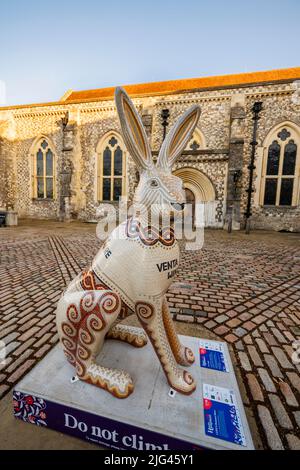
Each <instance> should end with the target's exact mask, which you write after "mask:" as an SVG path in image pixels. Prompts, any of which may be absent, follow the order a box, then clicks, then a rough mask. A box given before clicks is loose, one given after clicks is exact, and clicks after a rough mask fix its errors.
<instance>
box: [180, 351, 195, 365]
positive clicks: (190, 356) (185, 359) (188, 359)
mask: <svg viewBox="0 0 300 470" xmlns="http://www.w3.org/2000/svg"><path fill="white" fill-rule="evenodd" d="M176 361H177V363H178V364H179V365H181V366H186V367H188V366H191V365H192V364H194V362H195V356H194V353H193V351H192V350H191V349H190V348H187V347H185V346H181V348H180V351H179V354H178V355H177V357H176Z"/></svg>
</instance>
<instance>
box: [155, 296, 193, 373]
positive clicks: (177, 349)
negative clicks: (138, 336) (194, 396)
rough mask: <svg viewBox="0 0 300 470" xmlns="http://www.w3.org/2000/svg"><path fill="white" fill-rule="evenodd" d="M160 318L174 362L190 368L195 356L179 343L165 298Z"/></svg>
mask: <svg viewBox="0 0 300 470" xmlns="http://www.w3.org/2000/svg"><path fill="white" fill-rule="evenodd" d="M162 317H163V322H164V327H165V330H166V334H167V337H168V340H169V343H170V346H171V349H172V352H173V354H174V357H175V359H176V362H177V363H178V364H180V365H181V366H190V365H191V364H193V363H194V362H195V356H194V354H193V351H192V350H191V349H190V348H187V347H186V346H184V345H183V344H181V343H180V341H179V338H178V335H177V332H176V330H175V325H174V322H173V320H172V317H171V314H170V311H169V306H168V302H167V299H166V297H165V298H164V299H163V304H162Z"/></svg>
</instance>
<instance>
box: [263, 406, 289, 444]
mask: <svg viewBox="0 0 300 470" xmlns="http://www.w3.org/2000/svg"><path fill="white" fill-rule="evenodd" d="M257 411H258V415H259V418H260V422H261V425H262V427H263V429H264V431H265V436H266V439H267V441H268V444H269V447H270V448H271V449H273V450H283V449H284V446H283V444H282V441H281V439H280V437H279V434H278V431H277V429H276V427H275V424H274V421H273V419H272V416H271V414H270V411H269V410H268V409H267V408H266V407H265V406H263V405H258V407H257Z"/></svg>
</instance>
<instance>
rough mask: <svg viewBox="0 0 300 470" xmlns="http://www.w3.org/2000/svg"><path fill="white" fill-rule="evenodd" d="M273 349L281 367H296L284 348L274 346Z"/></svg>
mask: <svg viewBox="0 0 300 470" xmlns="http://www.w3.org/2000/svg"><path fill="white" fill-rule="evenodd" d="M271 349H272V351H273V353H274V355H275V356H276V359H277V360H278V362H279V364H280V365H281V367H283V368H284V369H294V366H293V365H292V364H291V363H290V361H289V360H288V358H287V356H286V354H285V353H284V351H283V350H282V349H280V348H275V347H272V348H271Z"/></svg>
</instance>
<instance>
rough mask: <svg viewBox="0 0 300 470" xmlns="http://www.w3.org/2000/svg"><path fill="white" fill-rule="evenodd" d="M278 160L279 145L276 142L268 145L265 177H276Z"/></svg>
mask: <svg viewBox="0 0 300 470" xmlns="http://www.w3.org/2000/svg"><path fill="white" fill-rule="evenodd" d="M279 158H280V145H279V144H278V142H276V140H274V142H273V143H272V144H271V145H270V147H269V151H268V162H267V175H278V171H279Z"/></svg>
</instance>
